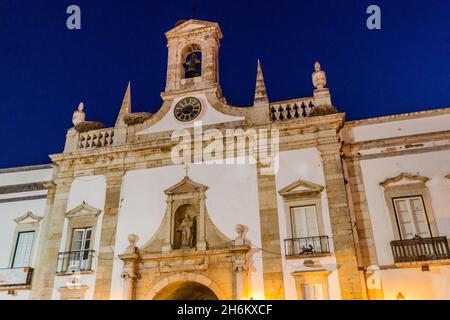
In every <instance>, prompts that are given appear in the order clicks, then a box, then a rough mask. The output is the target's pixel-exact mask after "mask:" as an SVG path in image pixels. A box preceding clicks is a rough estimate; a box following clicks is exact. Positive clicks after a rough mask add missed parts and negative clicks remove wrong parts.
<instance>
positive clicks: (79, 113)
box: [72, 102, 86, 126]
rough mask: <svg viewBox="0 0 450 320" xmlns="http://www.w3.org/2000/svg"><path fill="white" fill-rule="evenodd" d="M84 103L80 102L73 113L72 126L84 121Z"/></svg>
mask: <svg viewBox="0 0 450 320" xmlns="http://www.w3.org/2000/svg"><path fill="white" fill-rule="evenodd" d="M83 110H84V103H83V102H80V104H79V105H78V108H77V110H76V111H75V112H74V113H73V117H72V123H73V125H74V126H76V125H78V124H80V123H82V122H85V121H86V113H84V111H83Z"/></svg>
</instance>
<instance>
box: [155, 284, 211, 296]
mask: <svg viewBox="0 0 450 320" xmlns="http://www.w3.org/2000/svg"><path fill="white" fill-rule="evenodd" d="M153 300H219V298H218V297H217V296H216V294H215V293H214V292H213V291H212V290H211V289H210V288H208V287H207V286H205V285H203V284H201V283H198V282H181V281H180V282H175V283H171V284H169V285H167V286H166V287H165V288H163V289H162V290H161V291H160V292H159V293H158V294H157V295H156V296H155V297H154V298H153Z"/></svg>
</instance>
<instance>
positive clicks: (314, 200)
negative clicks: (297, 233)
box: [278, 179, 325, 238]
mask: <svg viewBox="0 0 450 320" xmlns="http://www.w3.org/2000/svg"><path fill="white" fill-rule="evenodd" d="M324 189H325V188H324V187H323V186H321V185H318V184H315V183H312V182H309V181H305V180H302V179H299V180H297V181H295V182H293V183H291V184H290V185H288V186H287V187H285V188H283V189H281V190H280V191H278V193H279V194H280V196H281V197H282V198H283V202H284V213H285V218H286V228H287V230H286V231H287V235H288V238H294V234H293V229H292V217H291V216H292V213H291V208H294V207H306V206H315V207H316V218H317V225H318V227H319V235H320V236H324V235H325V229H324V223H323V211H322V197H321V195H322V191H323V190H324Z"/></svg>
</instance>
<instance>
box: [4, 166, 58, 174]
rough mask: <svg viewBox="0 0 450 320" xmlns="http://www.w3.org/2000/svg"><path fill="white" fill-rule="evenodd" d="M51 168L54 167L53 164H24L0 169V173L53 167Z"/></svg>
mask: <svg viewBox="0 0 450 320" xmlns="http://www.w3.org/2000/svg"><path fill="white" fill-rule="evenodd" d="M53 168H54V165H53V164H40V165H35V166H25V167H14V168H5V169H0V174H5V173H16V172H25V171H36V170H45V169H53Z"/></svg>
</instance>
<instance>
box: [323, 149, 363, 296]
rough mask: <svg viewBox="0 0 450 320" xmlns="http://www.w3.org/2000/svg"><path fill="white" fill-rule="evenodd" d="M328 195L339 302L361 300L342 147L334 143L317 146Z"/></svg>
mask: <svg viewBox="0 0 450 320" xmlns="http://www.w3.org/2000/svg"><path fill="white" fill-rule="evenodd" d="M319 151H320V153H321V155H322V161H323V170H324V174H325V183H326V190H327V196H328V207H329V211H330V222H331V229H332V232H333V243H334V251H335V256H336V263H337V265H338V266H339V267H338V275H339V284H340V288H341V295H342V299H347V300H351V299H363V290H364V289H363V287H362V281H361V276H360V273H359V270H358V263H357V257H356V249H355V241H354V238H353V229H352V223H351V219H350V211H349V208H348V200H347V192H346V188H345V182H344V173H343V168H342V162H341V153H340V152H341V144H340V143H339V142H336V141H332V142H329V143H327V144H323V145H319Z"/></svg>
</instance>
